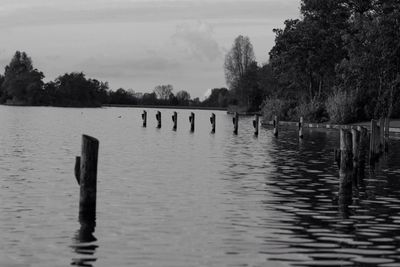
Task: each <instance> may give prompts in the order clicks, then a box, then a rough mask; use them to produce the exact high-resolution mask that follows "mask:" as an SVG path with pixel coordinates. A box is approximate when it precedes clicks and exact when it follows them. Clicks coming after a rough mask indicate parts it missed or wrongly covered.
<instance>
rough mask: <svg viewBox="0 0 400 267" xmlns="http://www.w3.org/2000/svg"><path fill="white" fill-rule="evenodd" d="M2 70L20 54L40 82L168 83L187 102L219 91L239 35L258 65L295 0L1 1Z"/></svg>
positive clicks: (292, 14)
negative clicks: (75, 74) (75, 77)
mask: <svg viewBox="0 0 400 267" xmlns="http://www.w3.org/2000/svg"><path fill="white" fill-rule="evenodd" d="M0 3H1V4H0V32H1V38H0V40H1V41H0V68H1V69H2V72H3V70H4V67H5V66H6V65H7V64H8V63H9V62H10V60H11V57H12V55H13V54H14V53H15V51H16V50H20V51H26V52H27V53H28V55H29V56H30V57H31V58H32V60H33V63H34V67H35V68H38V69H39V70H41V71H43V72H44V74H45V76H46V81H48V80H53V79H54V78H56V77H57V76H59V75H61V74H64V73H66V72H72V71H83V72H84V73H85V74H86V75H87V77H89V78H96V79H98V80H101V81H108V82H109V85H110V88H111V89H113V90H116V89H118V88H120V87H123V88H125V89H129V88H131V89H133V90H134V91H137V92H150V91H152V90H153V88H154V87H155V86H156V85H159V84H172V85H173V86H174V92H177V91H179V90H182V89H183V90H187V91H188V92H189V93H190V94H191V96H192V98H194V97H201V98H202V97H203V95H204V94H205V92H206V91H207V89H210V88H216V87H225V86H226V85H225V78H224V71H223V62H224V56H225V54H226V52H227V51H228V50H229V49H230V48H231V46H232V43H233V40H234V39H235V38H236V37H237V36H238V35H240V34H241V35H247V36H249V38H250V41H251V42H252V44H253V46H254V51H255V54H256V58H257V61H258V62H259V63H260V64H261V63H263V62H266V61H267V59H268V52H269V50H270V49H271V48H272V46H273V44H274V34H273V32H272V29H274V28H282V27H283V22H284V20H285V19H288V18H298V17H299V5H300V0H263V1H254V0H179V1H172V0H147V1H145V0H18V1H17V0H0Z"/></svg>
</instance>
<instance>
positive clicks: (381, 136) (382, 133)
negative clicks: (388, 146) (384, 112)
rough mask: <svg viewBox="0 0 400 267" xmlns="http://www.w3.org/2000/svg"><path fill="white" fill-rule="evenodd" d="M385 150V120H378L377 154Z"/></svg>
mask: <svg viewBox="0 0 400 267" xmlns="http://www.w3.org/2000/svg"><path fill="white" fill-rule="evenodd" d="M384 150H385V119H384V118H383V117H382V118H380V119H379V154H381V153H383V152H384Z"/></svg>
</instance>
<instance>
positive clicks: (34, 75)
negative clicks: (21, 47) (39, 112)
mask: <svg viewBox="0 0 400 267" xmlns="http://www.w3.org/2000/svg"><path fill="white" fill-rule="evenodd" d="M43 78H44V75H43V73H42V72H40V71H38V70H37V69H34V68H33V65H32V59H31V58H30V57H28V55H27V54H26V53H25V52H20V51H17V52H15V54H14V56H13V58H12V59H11V62H10V64H9V65H7V66H6V68H5V72H4V82H3V83H2V85H1V91H2V95H3V96H2V98H3V99H4V100H6V99H11V102H12V103H14V104H24V105H26V104H30V105H32V104H35V102H36V99H38V98H40V97H41V94H42V93H43V85H44V83H43V81H42V80H43Z"/></svg>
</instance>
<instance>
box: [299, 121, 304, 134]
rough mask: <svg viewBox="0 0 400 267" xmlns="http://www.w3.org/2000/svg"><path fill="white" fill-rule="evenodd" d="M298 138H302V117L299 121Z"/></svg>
mask: <svg viewBox="0 0 400 267" xmlns="http://www.w3.org/2000/svg"><path fill="white" fill-rule="evenodd" d="M299 138H301V139H303V117H300V121H299Z"/></svg>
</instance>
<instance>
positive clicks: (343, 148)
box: [339, 129, 353, 206]
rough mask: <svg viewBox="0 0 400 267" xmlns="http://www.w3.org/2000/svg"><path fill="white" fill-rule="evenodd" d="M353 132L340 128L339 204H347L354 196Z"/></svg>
mask: <svg viewBox="0 0 400 267" xmlns="http://www.w3.org/2000/svg"><path fill="white" fill-rule="evenodd" d="M352 150H353V146H352V134H351V133H350V131H348V130H345V129H340V169H339V206H347V205H348V204H349V203H350V202H351V198H352V174H353V159H352Z"/></svg>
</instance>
